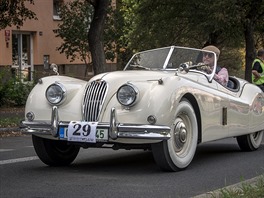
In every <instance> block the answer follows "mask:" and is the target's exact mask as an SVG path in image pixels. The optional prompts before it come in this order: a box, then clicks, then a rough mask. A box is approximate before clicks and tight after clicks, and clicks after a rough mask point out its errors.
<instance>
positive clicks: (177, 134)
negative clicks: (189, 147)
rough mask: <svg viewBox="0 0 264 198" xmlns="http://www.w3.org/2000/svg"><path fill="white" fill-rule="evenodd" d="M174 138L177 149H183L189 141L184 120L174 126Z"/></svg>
mask: <svg viewBox="0 0 264 198" xmlns="http://www.w3.org/2000/svg"><path fill="white" fill-rule="evenodd" d="M174 140H175V146H176V149H177V151H181V150H182V149H183V147H184V144H185V143H186V141H187V129H186V126H185V124H184V122H183V121H182V120H181V121H179V122H177V123H176V125H175V127H174Z"/></svg>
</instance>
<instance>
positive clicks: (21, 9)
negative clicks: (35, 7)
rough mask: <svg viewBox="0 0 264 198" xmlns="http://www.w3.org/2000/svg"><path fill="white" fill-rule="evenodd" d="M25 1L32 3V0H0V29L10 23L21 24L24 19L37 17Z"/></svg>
mask: <svg viewBox="0 0 264 198" xmlns="http://www.w3.org/2000/svg"><path fill="white" fill-rule="evenodd" d="M25 2H28V3H30V4H34V0H12V1H10V0H0V30H1V29H5V28H6V27H7V26H11V25H16V26H17V27H19V26H22V25H23V22H24V21H25V20H26V19H35V20H36V19H37V17H36V14H35V13H34V12H32V11H31V10H29V9H28V8H27V7H26V6H25Z"/></svg>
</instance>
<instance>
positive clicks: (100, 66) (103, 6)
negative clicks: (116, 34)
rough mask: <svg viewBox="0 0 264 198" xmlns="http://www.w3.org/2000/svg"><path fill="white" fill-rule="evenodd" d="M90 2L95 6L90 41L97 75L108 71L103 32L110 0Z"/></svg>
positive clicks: (93, 0)
mask: <svg viewBox="0 0 264 198" xmlns="http://www.w3.org/2000/svg"><path fill="white" fill-rule="evenodd" d="M89 2H90V3H91V4H92V5H93V7H94V16H93V19H92V22H91V26H90V30H89V34H88V42H89V47H90V51H91V56H92V65H93V70H94V74H95V75H96V74H99V73H103V72H106V59H105V53H104V39H103V34H104V24H105V19H106V14H107V8H108V5H109V0H90V1H89Z"/></svg>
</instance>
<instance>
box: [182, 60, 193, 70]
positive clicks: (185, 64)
mask: <svg viewBox="0 0 264 198" xmlns="http://www.w3.org/2000/svg"><path fill="white" fill-rule="evenodd" d="M191 66H192V62H191V61H189V62H185V63H181V64H180V66H179V72H181V73H188V72H189V69H190V67H191Z"/></svg>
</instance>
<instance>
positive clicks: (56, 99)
mask: <svg viewBox="0 0 264 198" xmlns="http://www.w3.org/2000/svg"><path fill="white" fill-rule="evenodd" d="M65 96H66V89H65V87H64V86H63V85H62V84H60V83H54V84H52V85H50V86H49V87H48V88H47V90H46V98H47V100H48V101H49V103H51V104H54V105H58V104H61V103H62V102H63V101H64V100H65Z"/></svg>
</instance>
